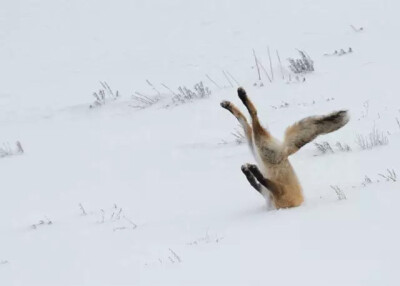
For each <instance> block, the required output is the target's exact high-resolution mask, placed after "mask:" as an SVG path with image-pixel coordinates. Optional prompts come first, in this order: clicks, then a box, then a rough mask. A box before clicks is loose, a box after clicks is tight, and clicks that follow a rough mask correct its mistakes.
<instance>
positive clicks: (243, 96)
mask: <svg viewBox="0 0 400 286" xmlns="http://www.w3.org/2000/svg"><path fill="white" fill-rule="evenodd" d="M237 92H238V96H239V98H240V100H241V101H242V102H245V101H246V100H247V93H246V91H245V90H244V88H243V87H239V88H238V90H237Z"/></svg>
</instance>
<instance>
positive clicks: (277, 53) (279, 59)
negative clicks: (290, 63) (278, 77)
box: [276, 50, 285, 80]
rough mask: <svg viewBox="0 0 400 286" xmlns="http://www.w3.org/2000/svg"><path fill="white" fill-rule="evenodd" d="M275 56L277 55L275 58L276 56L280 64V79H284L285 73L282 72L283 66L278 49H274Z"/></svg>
mask: <svg viewBox="0 0 400 286" xmlns="http://www.w3.org/2000/svg"><path fill="white" fill-rule="evenodd" d="M276 56H277V58H278V61H279V65H280V67H281V74H282V79H283V80H285V74H284V73H283V66H282V62H281V57H280V56H279V52H278V50H276Z"/></svg>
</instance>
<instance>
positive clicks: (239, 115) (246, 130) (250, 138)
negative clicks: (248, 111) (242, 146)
mask: <svg viewBox="0 0 400 286" xmlns="http://www.w3.org/2000/svg"><path fill="white" fill-rule="evenodd" d="M221 107H222V108H225V109H226V110H228V111H229V112H230V113H232V114H233V116H235V117H236V119H237V120H238V121H239V123H240V125H241V126H242V127H243V130H244V133H245V135H246V138H247V143H248V144H249V147H250V150H251V152H252V153H253V154H254V147H253V130H252V129H251V126H250V124H249V123H248V122H247V119H246V117H245V116H244V115H243V113H241V112H240V110H239V109H238V108H237V107H236V106H235V105H233V104H232V103H231V102H229V101H222V102H221Z"/></svg>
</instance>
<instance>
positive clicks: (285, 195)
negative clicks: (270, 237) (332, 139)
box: [221, 88, 349, 208]
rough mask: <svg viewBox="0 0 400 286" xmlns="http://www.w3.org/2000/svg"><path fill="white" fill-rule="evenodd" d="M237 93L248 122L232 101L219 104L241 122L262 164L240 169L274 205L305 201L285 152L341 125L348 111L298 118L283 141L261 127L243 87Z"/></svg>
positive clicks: (279, 205)
mask: <svg viewBox="0 0 400 286" xmlns="http://www.w3.org/2000/svg"><path fill="white" fill-rule="evenodd" d="M238 95H239V98H240V99H241V100H242V102H243V104H244V105H245V106H246V108H247V110H248V111H249V114H250V117H251V126H250V124H249V123H248V122H247V119H246V117H245V116H244V115H243V114H242V113H241V112H240V110H239V109H238V108H237V107H236V106H234V105H233V104H232V103H231V102H228V101H223V102H221V106H222V107H223V108H225V109H227V110H229V111H230V112H231V113H232V114H233V115H234V116H235V117H236V118H237V119H238V121H239V123H240V124H241V125H242V127H243V129H244V131H245V135H246V138H247V141H248V143H249V146H250V149H251V151H252V152H253V154H254V156H255V157H256V160H257V161H258V165H259V167H260V168H261V170H259V169H258V167H257V166H256V165H251V164H245V165H243V166H242V171H243V173H245V175H246V177H247V179H248V180H249V182H250V183H251V185H252V186H253V187H254V188H255V189H256V190H257V191H259V192H260V193H262V194H263V195H266V196H269V197H270V199H271V200H272V202H273V204H274V206H275V207H276V208H290V207H296V206H299V205H301V204H302V202H303V201H304V197H303V192H302V188H301V185H300V183H299V180H298V179H297V176H296V173H295V172H294V170H293V167H292V165H291V164H290V161H289V159H288V156H290V155H291V154H293V153H295V152H296V151H297V150H299V149H300V148H301V147H302V146H304V145H305V144H307V143H309V142H310V141H312V140H313V139H315V138H316V137H317V136H318V135H320V134H326V133H329V132H332V131H335V130H337V129H339V128H341V127H342V126H344V125H345V124H346V123H347V122H348V121H349V117H348V114H347V111H338V112H333V113H331V114H328V115H325V116H311V117H307V118H304V119H303V120H300V121H299V122H297V123H295V124H294V125H292V126H290V127H289V128H288V129H287V130H286V134H285V141H284V142H283V144H282V143H280V142H279V141H278V140H276V139H275V138H274V137H272V136H271V134H270V133H269V132H268V131H267V130H266V129H265V128H263V127H262V125H261V124H260V121H259V119H258V116H257V110H256V108H255V106H254V104H253V103H252V102H251V100H250V99H249V98H248V96H247V94H246V91H245V90H244V89H243V88H239V89H238ZM265 191H267V193H266V192H265Z"/></svg>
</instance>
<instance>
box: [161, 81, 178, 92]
mask: <svg viewBox="0 0 400 286" xmlns="http://www.w3.org/2000/svg"><path fill="white" fill-rule="evenodd" d="M161 85H162V86H163V87H165V88H166V89H168V90H169V91H170V92H171V93H172V94H173V95H176V93H175V92H173V91H172V90H171V89H170V88H169V87H168V86H166V85H165V84H163V83H162V84H161Z"/></svg>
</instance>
